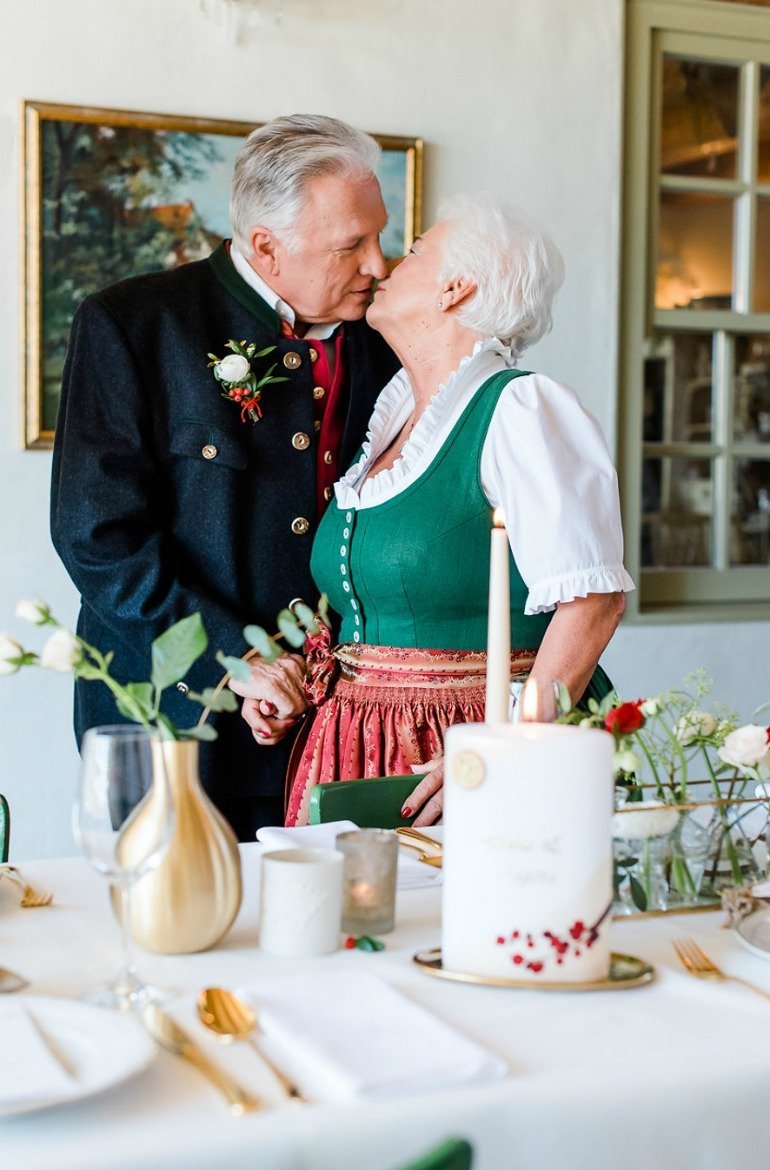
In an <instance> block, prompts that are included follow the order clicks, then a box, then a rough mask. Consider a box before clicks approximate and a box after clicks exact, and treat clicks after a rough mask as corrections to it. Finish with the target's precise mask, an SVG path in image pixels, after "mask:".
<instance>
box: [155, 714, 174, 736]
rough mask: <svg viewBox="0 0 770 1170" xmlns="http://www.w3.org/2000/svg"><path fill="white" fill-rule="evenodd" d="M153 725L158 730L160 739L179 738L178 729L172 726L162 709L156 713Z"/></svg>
mask: <svg viewBox="0 0 770 1170" xmlns="http://www.w3.org/2000/svg"><path fill="white" fill-rule="evenodd" d="M155 725H156V727H157V728H158V731H159V732H160V736H161V739H179V734H180V733H179V731H178V730H177V728H176V727H174V724H173V723H172V722H171V720H170V719H169V717H168V715H164V714H163V712H162V711H159V712H158V714H157V715H156V717H155Z"/></svg>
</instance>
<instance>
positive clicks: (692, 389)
mask: <svg viewBox="0 0 770 1170" xmlns="http://www.w3.org/2000/svg"><path fill="white" fill-rule="evenodd" d="M711 395H712V389H711V334H710V333H689V332H688V333H670V334H658V335H657V336H656V337H655V339H654V340H653V342H652V343H651V345H650V348H649V351H648V354H647V357H646V358H645V362H644V441H645V442H646V443H670V442H690V443H709V442H711Z"/></svg>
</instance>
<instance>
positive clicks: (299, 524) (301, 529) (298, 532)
mask: <svg viewBox="0 0 770 1170" xmlns="http://www.w3.org/2000/svg"><path fill="white" fill-rule="evenodd" d="M309 527H310V523H309V521H308V520H306V519H305V517H304V516H298V517H297V519H296V520H292V522H291V530H292V532H293V533H294V535H295V536H304V535H305V533H306V532H307V530H308V528H309Z"/></svg>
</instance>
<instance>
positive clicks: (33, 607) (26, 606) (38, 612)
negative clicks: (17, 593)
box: [15, 597, 51, 626]
mask: <svg viewBox="0 0 770 1170" xmlns="http://www.w3.org/2000/svg"><path fill="white" fill-rule="evenodd" d="M15 613H16V617H17V618H21V620H22V621H25V622H31V623H32V625H33V626H44V625H45V624H46V623H47V622H48V620H49V619H50V617H51V610H50V608H49V607H48V606H47V605H46V603H45V602H44V601H41V600H40V598H39V597H23V598H22V599H21V601H20V602H19V603H18V605H17V606H16V611H15Z"/></svg>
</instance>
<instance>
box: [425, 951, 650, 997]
mask: <svg viewBox="0 0 770 1170" xmlns="http://www.w3.org/2000/svg"><path fill="white" fill-rule="evenodd" d="M412 962H414V963H416V964H417V966H418V967H419V968H420V969H421V970H422V971H425V973H426V974H427V975H434V976H435V977H436V978H437V979H450V980H453V981H454V982H455V983H475V984H476V985H477V986H479V987H518V988H521V989H524V990H533V989H534V990H537V991H626V990H630V989H631V988H632V987H644V986H645V985H646V984H647V983H652V981H653V979H654V978H655V968H654V967H651V966H650V964H649V963H645V962H644V960H643V959H637V958H635V957H634V956H633V955H618V954H616V953H615V952H613V953H612V954H611V955H610V973H609V975H608V976H607V978H606V979H596V980H594V981H593V982H592V983H550V982H547V981H546V982H542V981H541V980H539V979H503V978H502V976H497V975H469V974H468V973H467V972H465V971H448V970H447V969H446V967H444V966H443V964H442V961H441V947H433V948H432V949H431V950H429V951H418V952H417V954H416V955H413V956H412Z"/></svg>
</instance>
